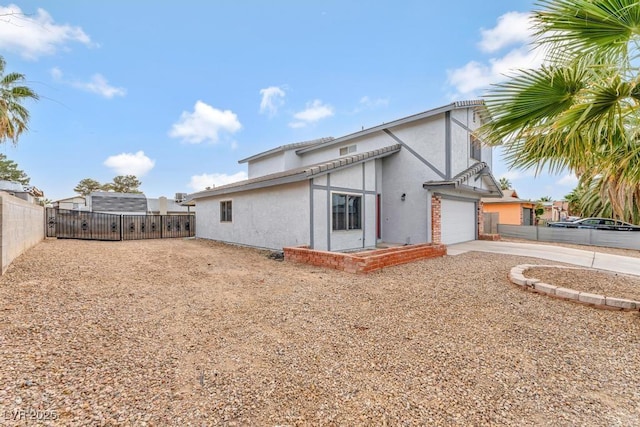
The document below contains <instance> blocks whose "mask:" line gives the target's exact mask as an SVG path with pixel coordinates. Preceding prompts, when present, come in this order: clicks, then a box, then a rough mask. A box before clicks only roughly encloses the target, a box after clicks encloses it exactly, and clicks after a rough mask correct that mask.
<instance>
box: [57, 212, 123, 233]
mask: <svg viewBox="0 0 640 427" xmlns="http://www.w3.org/2000/svg"><path fill="white" fill-rule="evenodd" d="M47 213H48V212H47ZM47 217H48V223H47V236H49V237H54V236H50V233H51V232H53V233H55V237H57V238H59V239H85V240H121V239H122V236H121V234H120V224H121V220H120V215H114V214H105V213H97V212H81V211H72V210H64V209H59V210H57V211H56V212H55V214H54V215H53V216H52V215H47ZM52 218H53V226H52V224H51V223H52Z"/></svg>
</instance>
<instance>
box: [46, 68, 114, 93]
mask: <svg viewBox="0 0 640 427" xmlns="http://www.w3.org/2000/svg"><path fill="white" fill-rule="evenodd" d="M51 77H52V78H53V79H54V80H56V81H59V82H62V83H64V84H68V85H70V86H73V87H75V88H77V89H80V90H83V91H85V92H90V93H95V94H97V95H100V96H102V97H104V98H107V99H111V98H113V97H114V96H125V95H126V94H127V90H126V89H125V88H123V87H115V86H111V85H110V84H109V82H108V81H107V79H106V78H105V77H104V76H103V75H102V74H94V75H93V76H92V77H91V80H89V81H88V82H83V81H79V80H65V79H64V74H63V73H62V70H61V69H60V68H58V67H54V68H52V69H51Z"/></svg>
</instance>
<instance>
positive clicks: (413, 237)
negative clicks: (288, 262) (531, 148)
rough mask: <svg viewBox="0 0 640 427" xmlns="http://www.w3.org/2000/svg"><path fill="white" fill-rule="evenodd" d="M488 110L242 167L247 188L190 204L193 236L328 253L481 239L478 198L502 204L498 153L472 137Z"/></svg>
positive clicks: (366, 132)
mask: <svg viewBox="0 0 640 427" xmlns="http://www.w3.org/2000/svg"><path fill="white" fill-rule="evenodd" d="M483 110H484V106H483V103H482V101H464V102H455V103H453V104H449V105H446V106H444V107H440V108H437V109H433V110H430V111H426V112H423V113H420V114H416V115H413V116H409V117H405V118H402V119H399V120H395V121H393V122H390V123H385V124H382V125H379V126H375V127H372V128H369V129H363V130H362V131H359V132H356V133H354V134H351V135H347V136H343V137H340V138H335V139H334V138H323V139H318V140H314V141H308V142H303V143H297V144H289V145H283V146H281V147H277V148H274V149H272V150H269V151H265V152H263V153H260V154H256V155H254V156H251V157H248V158H246V159H243V160H240V163H247V164H248V171H249V179H248V180H245V181H241V182H237V183H233V184H229V185H224V186H221V187H216V188H213V189H210V190H205V191H201V192H198V193H194V194H192V195H191V196H190V199H191V200H194V201H195V210H196V215H197V218H198V227H197V229H196V236H197V237H202V238H207V239H214V240H219V241H225V242H231V243H237V244H243V245H249V246H256V247H263V248H271V249H281V248H283V247H286V246H298V245H308V246H309V247H311V248H313V249H317V250H329V251H347V250H357V249H362V248H370V247H375V246H376V244H377V243H378V242H387V243H399V244H414V243H425V242H427V243H428V242H434V243H445V244H450V243H456V242H463V241H468V240H474V239H476V238H477V237H478V235H479V233H482V224H481V221H479V219H480V218H481V215H479V214H480V213H481V212H482V209H481V205H482V203H481V200H480V198H481V197H501V196H502V193H501V191H500V188H499V186H498V184H497V182H496V180H495V178H494V177H493V175H492V174H491V163H492V152H491V148H490V147H483V146H481V145H480V144H479V143H478V141H477V140H476V139H475V137H474V136H473V135H472V132H473V131H474V130H475V129H476V128H477V127H478V126H480V124H481V117H482V112H483Z"/></svg>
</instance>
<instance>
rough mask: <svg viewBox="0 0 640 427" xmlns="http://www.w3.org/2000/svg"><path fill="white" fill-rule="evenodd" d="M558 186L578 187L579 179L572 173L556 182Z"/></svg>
mask: <svg viewBox="0 0 640 427" xmlns="http://www.w3.org/2000/svg"><path fill="white" fill-rule="evenodd" d="M556 184H558V185H562V186H564V187H575V186H576V185H578V177H576V176H575V175H574V174H572V173H568V174H566V175H564V176H562V178H560V179H559V180H558V181H556Z"/></svg>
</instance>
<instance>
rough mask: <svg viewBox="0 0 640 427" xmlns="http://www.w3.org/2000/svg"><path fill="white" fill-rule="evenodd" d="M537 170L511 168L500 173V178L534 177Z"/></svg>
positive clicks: (510, 179) (514, 179)
mask: <svg viewBox="0 0 640 427" xmlns="http://www.w3.org/2000/svg"><path fill="white" fill-rule="evenodd" d="M535 176H536V172H535V170H533V169H527V170H515V169H511V170H508V171H506V172H503V173H501V174H499V175H498V179H501V178H507V179H508V180H509V181H517V180H519V179H523V178H533V177H535Z"/></svg>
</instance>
